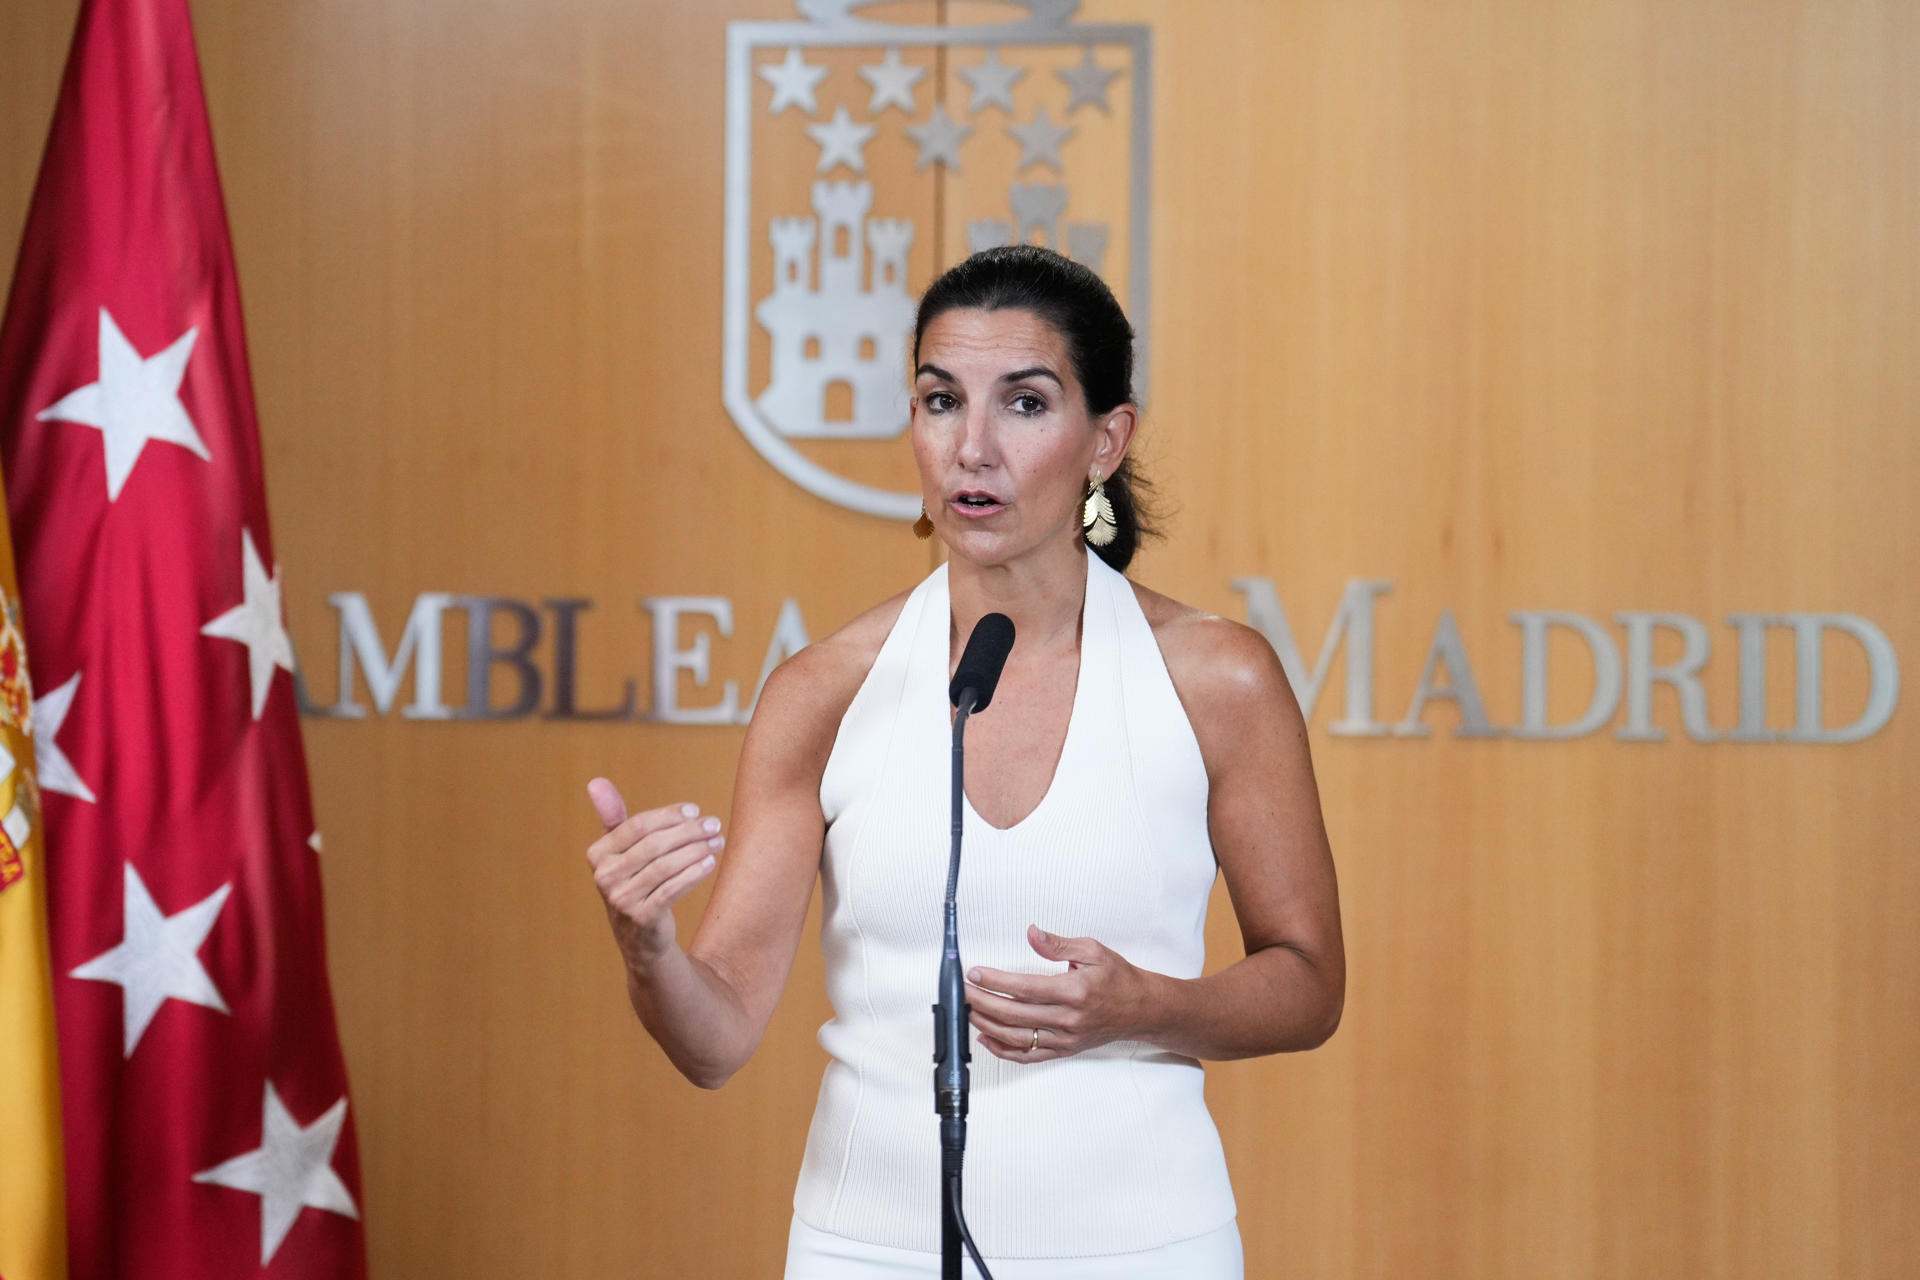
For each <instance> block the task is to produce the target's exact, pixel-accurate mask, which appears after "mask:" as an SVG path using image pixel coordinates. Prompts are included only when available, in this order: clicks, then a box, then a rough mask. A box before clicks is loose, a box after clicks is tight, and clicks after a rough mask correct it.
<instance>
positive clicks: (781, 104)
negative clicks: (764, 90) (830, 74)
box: [760, 48, 827, 116]
mask: <svg viewBox="0 0 1920 1280" xmlns="http://www.w3.org/2000/svg"><path fill="white" fill-rule="evenodd" d="M760 78H761V79H762V80H765V81H766V82H767V83H768V84H770V85H772V86H773V104H772V105H771V106H770V107H768V108H767V114H769V115H776V116H777V115H779V114H780V113H781V112H782V111H785V110H786V109H787V108H788V107H799V108H800V109H801V110H802V111H805V112H806V113H807V114H808V115H812V114H813V113H814V112H815V111H818V110H819V109H820V108H819V106H818V104H816V103H815V102H814V100H813V91H814V90H815V89H817V88H819V87H820V82H821V81H822V80H825V79H826V78H827V69H826V68H825V67H815V66H811V65H809V64H807V63H805V62H802V61H801V60H800V51H799V50H798V49H791V48H790V49H788V50H787V60H786V61H785V62H774V63H769V64H768V65H767V66H764V67H761V68H760Z"/></svg>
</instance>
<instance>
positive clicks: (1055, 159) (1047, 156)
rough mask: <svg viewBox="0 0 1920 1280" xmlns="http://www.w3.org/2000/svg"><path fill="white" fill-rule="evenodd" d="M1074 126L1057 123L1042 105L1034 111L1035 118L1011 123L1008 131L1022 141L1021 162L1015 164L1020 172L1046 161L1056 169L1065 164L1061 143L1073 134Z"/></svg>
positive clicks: (1016, 170) (1015, 168) (1015, 169)
mask: <svg viewBox="0 0 1920 1280" xmlns="http://www.w3.org/2000/svg"><path fill="white" fill-rule="evenodd" d="M1073 131H1074V130H1073V126H1072V125H1068V124H1055V123H1054V122H1053V117H1052V116H1050V115H1048V114H1047V109H1046V108H1045V107H1041V108H1040V109H1039V110H1038V111H1036V112H1034V113H1033V119H1032V120H1029V121H1028V122H1027V123H1026V124H1010V125H1008V126H1007V132H1008V133H1010V134H1012V135H1013V136H1014V137H1015V138H1016V139H1018V140H1019V143H1020V163H1019V164H1017V165H1015V166H1014V171H1015V172H1018V171H1020V170H1021V169H1024V168H1026V167H1027V166H1028V165H1030V164H1040V163H1046V164H1050V165H1052V166H1053V167H1054V169H1055V170H1059V169H1063V168H1065V166H1064V165H1063V164H1062V163H1061V162H1060V144H1061V143H1063V142H1065V141H1066V140H1067V139H1068V138H1070V137H1072V136H1073Z"/></svg>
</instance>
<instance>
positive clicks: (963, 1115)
mask: <svg viewBox="0 0 1920 1280" xmlns="http://www.w3.org/2000/svg"><path fill="white" fill-rule="evenodd" d="M1011 652H1013V619H1011V618H1009V617H1008V616H1007V615H1006V614H1004V613H990V614H988V615H987V616H986V617H984V618H982V619H980V621H979V622H978V623H976V624H975V625H974V628H973V634H972V635H970V636H968V637H967V647H966V648H965V649H964V650H963V651H962V652H961V654H960V665H959V666H958V667H956V668H955V669H954V673H953V681H952V683H950V684H949V685H948V686H947V697H948V698H950V699H951V700H952V702H953V706H954V717H953V825H952V828H951V834H952V840H953V842H952V847H951V851H950V852H949V854H948V856H947V901H946V937H945V940H944V945H943V946H942V948H941V955H940V1000H939V1003H937V1004H935V1005H934V1006H933V1062H934V1068H933V1109H934V1111H935V1112H937V1113H938V1114H939V1116H940V1181H941V1183H942V1184H943V1185H942V1186H941V1194H940V1253H941V1258H940V1274H941V1276H942V1277H943V1280H960V1246H961V1245H962V1244H963V1243H964V1244H965V1245H966V1249H967V1252H968V1254H970V1255H971V1256H972V1258H973V1265H974V1266H975V1267H977V1268H978V1269H979V1271H980V1274H981V1276H983V1277H985V1280H992V1276H991V1273H989V1272H988V1271H987V1265H986V1263H985V1262H984V1261H982V1260H981V1257H980V1250H979V1249H977V1248H975V1247H974V1243H973V1235H972V1233H971V1232H969V1231H968V1230H967V1219H966V1216H965V1215H964V1213H962V1211H961V1195H960V1169H961V1163H962V1161H963V1159H964V1158H965V1155H966V1150H967V1093H968V1090H969V1089H970V1088H971V1085H972V1080H971V1078H970V1074H971V1073H970V1072H969V1071H968V1070H967V1063H968V1062H970V1061H972V1060H973V1046H972V1044H971V1043H970V1042H969V1041H968V1038H967V1027H968V1021H969V1018H970V1016H971V1014H972V1012H973V1010H972V1007H971V1006H969V1005H968V1004H967V993H966V985H965V983H964V982H963V981H962V980H961V976H960V974H961V968H960V924H959V916H958V912H957V910H956V908H955V906H954V899H955V898H956V897H957V896H958V894H959V891H960V815H961V810H962V808H963V806H964V804H965V801H966V757H965V754H964V751H963V745H962V744H963V740H964V738H965V736H966V732H967V717H968V716H969V715H972V714H973V713H974V712H976V711H985V710H986V709H987V704H988V703H990V702H992V701H993V691H994V688H995V687H996V686H997V685H998V684H999V683H1000V672H1001V671H1002V670H1003V669H1005V667H1006V665H1007V655H1008V654H1009V653H1011Z"/></svg>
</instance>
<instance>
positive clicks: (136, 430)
mask: <svg viewBox="0 0 1920 1280" xmlns="http://www.w3.org/2000/svg"><path fill="white" fill-rule="evenodd" d="M199 334H200V330H199V329H197V328H195V329H189V330H187V331H186V333H185V334H184V335H182V336H181V337H180V338H178V339H176V340H175V341H174V343H173V345H172V346H170V347H168V348H167V349H166V350H164V351H162V352H160V353H159V354H158V355H155V356H151V357H149V358H147V359H142V358H141V356H140V353H139V352H138V351H135V350H134V349H133V344H132V343H131V342H128V341H127V339H126V335H125V334H123V333H121V332H120V326H119V325H117V324H115V323H114V322H113V317H112V316H111V315H109V314H107V309H106V308H105V307H102V308H100V380H99V381H98V382H91V383H88V384H87V385H86V386H84V387H81V388H80V389H79V390H78V391H75V392H72V393H71V394H69V395H67V396H65V397H63V398H62V399H61V400H60V401H59V402H58V403H56V404H54V405H52V406H50V407H48V408H45V409H42V410H41V411H40V412H39V413H38V414H37V415H35V416H36V417H37V418H38V420H39V421H41V422H77V423H80V424H81V425H83V426H89V427H96V428H98V429H99V431H100V435H101V437H102V439H103V440H104V441H105V443H106V451H107V500H108V501H109V502H111V501H113V500H114V499H116V498H118V497H119V496H120V490H121V489H122V488H123V487H124V486H125V485H126V483H127V476H128V475H130V474H131V473H132V472H133V464H134V463H136V462H138V461H139V460H140V451H141V450H142V449H144V448H146V447H147V441H149V440H164V441H166V442H167V443H168V444H177V445H180V446H181V447H183V448H185V449H188V450H190V451H191V452H193V453H195V454H197V455H199V456H200V457H201V458H204V459H206V460H208V461H212V459H213V455H212V454H210V453H208V452H207V444H206V441H204V440H202V439H201V438H200V433H199V431H197V430H196V429H195V428H194V425H193V419H191V418H189V417H188V416H187V409H186V406H185V405H183V404H181V403H180V380H181V379H182V378H184V377H185V376H186V372H187V358H188V357H189V356H191V355H192V354H193V343H194V339H195V338H196V337H198V336H199Z"/></svg>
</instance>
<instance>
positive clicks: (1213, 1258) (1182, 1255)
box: [786, 1217, 1246, 1280]
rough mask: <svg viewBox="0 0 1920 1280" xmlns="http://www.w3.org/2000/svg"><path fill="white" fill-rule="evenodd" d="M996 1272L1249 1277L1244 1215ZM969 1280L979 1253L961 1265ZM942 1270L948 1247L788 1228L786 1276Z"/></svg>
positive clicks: (1040, 1278) (1192, 1279) (853, 1279)
mask: <svg viewBox="0 0 1920 1280" xmlns="http://www.w3.org/2000/svg"><path fill="white" fill-rule="evenodd" d="M987 1265H988V1266H989V1267H990V1268H992V1270H993V1280H1243V1277H1244V1275H1245V1274H1246V1272H1245V1263H1244V1261H1243V1260H1242V1258H1241V1254H1240V1224H1239V1221H1238V1219H1235V1220H1233V1221H1230V1222H1228V1223H1227V1224H1226V1225H1225V1226H1223V1227H1219V1228H1216V1229H1215V1230H1213V1231H1209V1232H1207V1234H1205V1235H1203V1236H1195V1237H1193V1238H1192V1239H1191V1240H1176V1241H1174V1242H1173V1243H1172V1244H1163V1245H1161V1246H1160V1247H1159V1248H1157V1249H1142V1250H1140V1251H1139V1252H1137V1253H1106V1254H1101V1255H1100V1256H1099V1257H1093V1258H994V1257H989V1258H987ZM961 1274H963V1275H965V1276H967V1277H968V1280H972V1278H973V1277H974V1276H975V1275H977V1274H978V1273H977V1272H975V1270H974V1267H973V1261H972V1259H970V1258H969V1259H967V1260H966V1261H965V1262H964V1264H963V1265H962V1267H961ZM939 1275H940V1255H939V1254H937V1253H922V1252H920V1251H919V1250H917V1249H891V1248H888V1247H886V1246H885V1245H877V1244H866V1243H864V1242H862V1241H859V1240H850V1239H848V1238H847V1237H846V1236H837V1235H834V1234H833V1233H832V1232H828V1231H820V1230H817V1229H816V1228H813V1227H810V1226H808V1225H807V1224H806V1223H804V1222H802V1221H800V1219H799V1218H798V1217H796V1218H794V1220H793V1225H792V1226H791V1227H790V1228H789V1229H788V1231H787V1274H786V1280H897V1278H900V1277H914V1276H932V1277H935V1278H936V1280H937V1278H938V1277H939Z"/></svg>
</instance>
